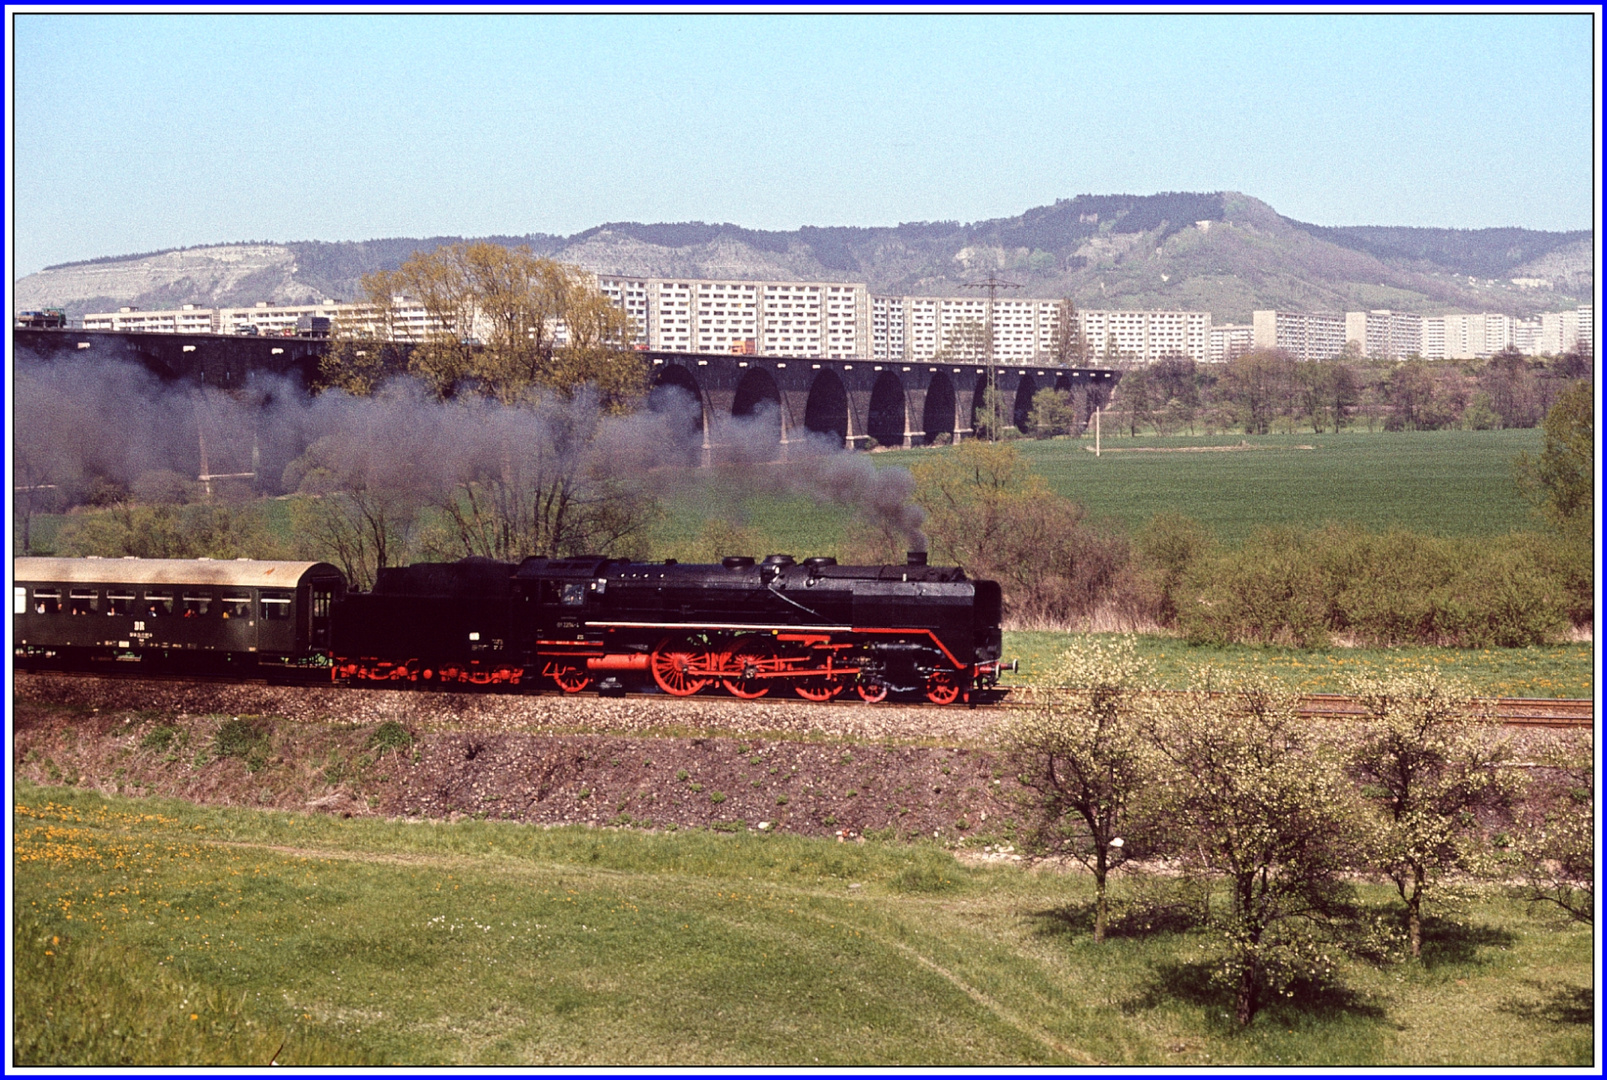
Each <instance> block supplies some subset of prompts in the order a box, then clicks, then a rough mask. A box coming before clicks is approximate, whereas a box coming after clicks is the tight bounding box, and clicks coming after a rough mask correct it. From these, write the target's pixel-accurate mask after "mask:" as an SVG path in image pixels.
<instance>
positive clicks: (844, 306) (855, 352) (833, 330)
mask: <svg viewBox="0 0 1607 1080" xmlns="http://www.w3.org/2000/svg"><path fill="white" fill-rule="evenodd" d="M823 325H824V327H825V335H826V352H825V356H826V357H827V359H830V360H846V359H853V358H854V357H860V356H867V355H869V353H870V351H871V350H870V349H868V348H867V347H866V346H867V345H868V344H869V343H870V290H869V289H867V288H866V287H865V286H864V285H827V286H826V311H825V319H824V323H823Z"/></svg>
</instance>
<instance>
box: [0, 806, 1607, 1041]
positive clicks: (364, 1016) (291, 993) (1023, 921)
mask: <svg viewBox="0 0 1607 1080" xmlns="http://www.w3.org/2000/svg"><path fill="white" fill-rule="evenodd" d="M13 822H14V825H15V829H16V839H15V845H14V862H13V865H14V867H15V876H14V878H13V889H14V896H15V910H16V915H15V917H14V919H13V923H12V950H13V963H14V976H13V978H14V999H15V1012H14V1014H13V1015H14V1023H13V1044H12V1049H13V1053H14V1060H15V1063H16V1064H18V1065H74V1064H78V1065H84V1064H93V1065H99V1066H102V1067H106V1066H112V1065H128V1064H147V1065H169V1066H171V1065H211V1066H218V1065H254V1066H257V1067H259V1068H260V1067H263V1066H266V1065H267V1064H268V1063H269V1061H270V1059H272V1060H274V1061H276V1062H277V1063H278V1064H280V1065H285V1066H297V1065H300V1066H316V1065H328V1064H374V1065H381V1064H389V1065H398V1064H400V1065H413V1066H422V1065H452V1064H470V1065H493V1064H499V1065H501V1064H506V1065H535V1064H545V1065H588V1064H589V1065H615V1066H620V1065H673V1064H681V1065H702V1066H707V1065H750V1066H752V1065H790V1066H801V1067H804V1068H813V1067H815V1066H816V1065H820V1066H858V1067H864V1066H872V1065H896V1064H919V1065H961V1066H965V1065H969V1066H985V1065H996V1066H997V1065H1054V1066H1061V1067H1065V1066H1089V1065H1099V1064H1111V1065H1155V1066H1170V1067H1179V1066H1190V1065H1222V1064H1241V1065H1274V1066H1296V1065H1311V1066H1346V1067H1352V1068H1354V1067H1378V1066H1401V1067H1406V1066H1429V1065H1460V1066H1475V1065H1476V1066H1502V1065H1505V1066H1542V1065H1551V1066H1563V1065H1588V1064H1590V1061H1591V1056H1592V1053H1593V1034H1594V1032H1593V1028H1592V1020H1593V1013H1594V1010H1593V1001H1594V998H1593V992H1592V977H1593V972H1592V963H1593V949H1592V935H1591V932H1590V930H1589V928H1588V927H1584V928H1581V927H1578V926H1575V925H1569V924H1565V923H1563V922H1561V921H1560V919H1559V918H1557V917H1555V916H1552V915H1550V914H1549V913H1547V912H1543V911H1537V910H1536V911H1531V910H1529V909H1526V908H1524V907H1523V906H1521V905H1519V904H1516V903H1514V902H1512V901H1509V900H1504V899H1501V898H1500V897H1496V896H1492V897H1490V898H1488V899H1485V900H1483V901H1480V902H1478V903H1476V904H1475V905H1474V906H1473V907H1472V908H1471V910H1470V911H1469V912H1468V913H1467V917H1466V918H1465V919H1464V920H1462V921H1461V922H1459V923H1456V924H1453V923H1449V922H1431V924H1430V927H1429V933H1428V937H1427V941H1426V945H1425V950H1424V952H1425V956H1424V962H1423V963H1422V964H1421V965H1416V964H1399V965H1394V966H1386V967H1382V968H1378V967H1373V966H1370V965H1368V964H1364V963H1360V962H1353V961H1342V962H1341V964H1340V967H1339V977H1338V980H1337V981H1336V982H1333V983H1329V984H1326V985H1323V986H1320V987H1311V988H1309V989H1308V990H1302V991H1301V992H1299V993H1298V994H1297V995H1296V996H1295V997H1293V998H1291V999H1287V1000H1281V999H1280V1001H1279V1002H1277V1003H1275V1004H1273V1005H1271V1006H1269V1007H1268V1008H1267V1009H1266V1010H1265V1011H1264V1012H1263V1013H1262V1014H1261V1015H1260V1016H1258V1017H1257V1019H1256V1020H1255V1022H1254V1023H1253V1024H1251V1025H1250V1026H1249V1027H1248V1028H1247V1029H1244V1030H1242V1031H1241V1030H1237V1029H1235V1028H1234V1027H1233V1026H1232V1025H1231V1024H1230V1023H1229V1022H1228V1021H1226V1020H1225V1019H1224V1018H1225V1016H1226V1015H1227V1014H1226V1013H1225V1012H1224V1009H1225V1008H1226V1007H1227V999H1226V998H1225V997H1223V995H1222V994H1221V993H1220V992H1219V991H1218V990H1216V989H1215V988H1213V986H1212V985H1211V984H1210V983H1209V981H1208V979H1207V971H1208V965H1207V963H1206V959H1205V957H1206V953H1205V952H1203V951H1202V950H1204V949H1206V948H1207V947H1208V944H1209V943H1208V941H1207V939H1206V938H1205V937H1204V936H1203V935H1202V933H1201V932H1200V931H1197V930H1187V929H1177V930H1170V931H1164V930H1155V931H1151V932H1144V933H1139V932H1136V931H1134V932H1119V933H1117V934H1116V935H1115V936H1114V937H1113V938H1112V939H1111V940H1109V941H1107V942H1106V943H1105V944H1104V945H1101V946H1095V945H1093V943H1092V942H1091V940H1090V939H1089V936H1088V934H1087V932H1086V928H1085V927H1083V926H1082V919H1083V917H1084V915H1085V913H1086V908H1085V905H1086V902H1087V900H1088V898H1089V895H1090V892H1091V888H1090V886H1089V884H1088V880H1087V879H1086V878H1085V877H1082V876H1077V875H1061V874H1052V873H1046V874H1031V873H1024V872H1022V871H1021V870H1020V869H1018V868H1017V867H1015V866H1012V865H1009V864H1002V865H993V866H989V867H974V868H967V867H966V866H963V865H961V864H960V863H959V862H957V861H955V860H954V858H953V857H951V855H950V854H948V853H947V852H945V851H943V850H941V849H939V848H937V847H935V846H932V845H922V844H914V845H910V844H893V843H883V842H877V841H872V842H869V843H865V844H860V845H856V844H846V845H845V844H838V843H834V842H832V841H830V840H812V839H804V838H800V837H796V836H786V835H766V834H747V835H722V834H716V833H712V832H703V831H695V830H692V831H682V832H679V833H657V834H651V833H639V832H630V831H618V830H598V829H587V828H580V827H568V828H558V829H542V828H535V827H531V826H524V825H515V824H508V823H495V822H476V821H462V822H458V823H455V824H446V823H441V822H429V823H413V822H403V821H378V820H363V819H354V820H349V821H342V820H340V819H336V818H331V817H317V816H306V815H300V814H285V813H282V812H265V811H251V810H244V809H234V808H225V809H217V808H211V809H209V808H202V807H196V806H193V805H189V804H184V803H176V802H164V801H158V800H135V799H125V798H104V797H101V796H99V795H96V794H94V793H90V792H86V791H81V790H77V789H72V788H51V789H42V788H34V787H31V786H27V785H23V786H21V787H20V789H19V790H18V791H17V792H16V798H15V802H14V807H13ZM1130 887H1131V885H1130V883H1129V879H1127V878H1124V877H1118V879H1117V882H1116V885H1115V889H1116V891H1117V892H1116V894H1117V896H1118V898H1120V897H1121V896H1123V895H1125V892H1126V890H1128V889H1129V888H1130ZM1388 899H1389V894H1388V893H1387V892H1386V891H1385V890H1383V889H1379V888H1367V889H1364V890H1363V900H1364V902H1365V903H1368V904H1370V905H1376V906H1378V907H1379V910H1380V911H1383V910H1385V907H1384V905H1387V903H1388Z"/></svg>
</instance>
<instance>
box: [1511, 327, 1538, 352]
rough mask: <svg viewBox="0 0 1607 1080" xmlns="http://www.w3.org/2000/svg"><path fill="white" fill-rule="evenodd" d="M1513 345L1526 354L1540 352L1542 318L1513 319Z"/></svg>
mask: <svg viewBox="0 0 1607 1080" xmlns="http://www.w3.org/2000/svg"><path fill="white" fill-rule="evenodd" d="M1512 347H1513V348H1514V349H1517V350H1518V351H1519V352H1521V353H1523V354H1524V355H1525V356H1533V355H1535V354H1536V353H1538V352H1539V351H1540V320H1539V319H1513V320H1512Z"/></svg>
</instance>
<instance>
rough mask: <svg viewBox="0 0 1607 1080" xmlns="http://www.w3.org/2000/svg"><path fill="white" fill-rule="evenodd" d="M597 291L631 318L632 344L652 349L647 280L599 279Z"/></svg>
mask: <svg viewBox="0 0 1607 1080" xmlns="http://www.w3.org/2000/svg"><path fill="white" fill-rule="evenodd" d="M597 291H598V292H600V293H602V294H603V295H604V296H606V297H607V298H608V299H609V302H611V303H612V304H613V305H614V306H615V307H617V308H619V309H620V310H622V311H623V312H625V314H626V316H628V317H629V318H630V321H631V338H630V344H632V345H635V346H638V347H640V348H644V349H645V348H651V340H650V339H651V335H652V331H651V329H650V325H651V323H652V300H651V290H650V287H649V282H648V281H647V279H645V278H620V277H599V278H598V279H597Z"/></svg>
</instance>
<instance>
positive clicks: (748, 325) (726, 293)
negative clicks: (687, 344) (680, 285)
mask: <svg viewBox="0 0 1607 1080" xmlns="http://www.w3.org/2000/svg"><path fill="white" fill-rule="evenodd" d="M760 288H761V283H759V282H756V281H699V282H698V283H697V296H696V299H695V300H694V301H693V307H692V310H693V312H694V313H695V319H696V323H695V327H694V331H693V334H692V351H693V352H700V353H728V352H731V351H732V346H733V345H735V346H737V348H739V349H740V348H743V347H744V343H746V342H749V341H756V340H757V339H758V337H759V289H760Z"/></svg>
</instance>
